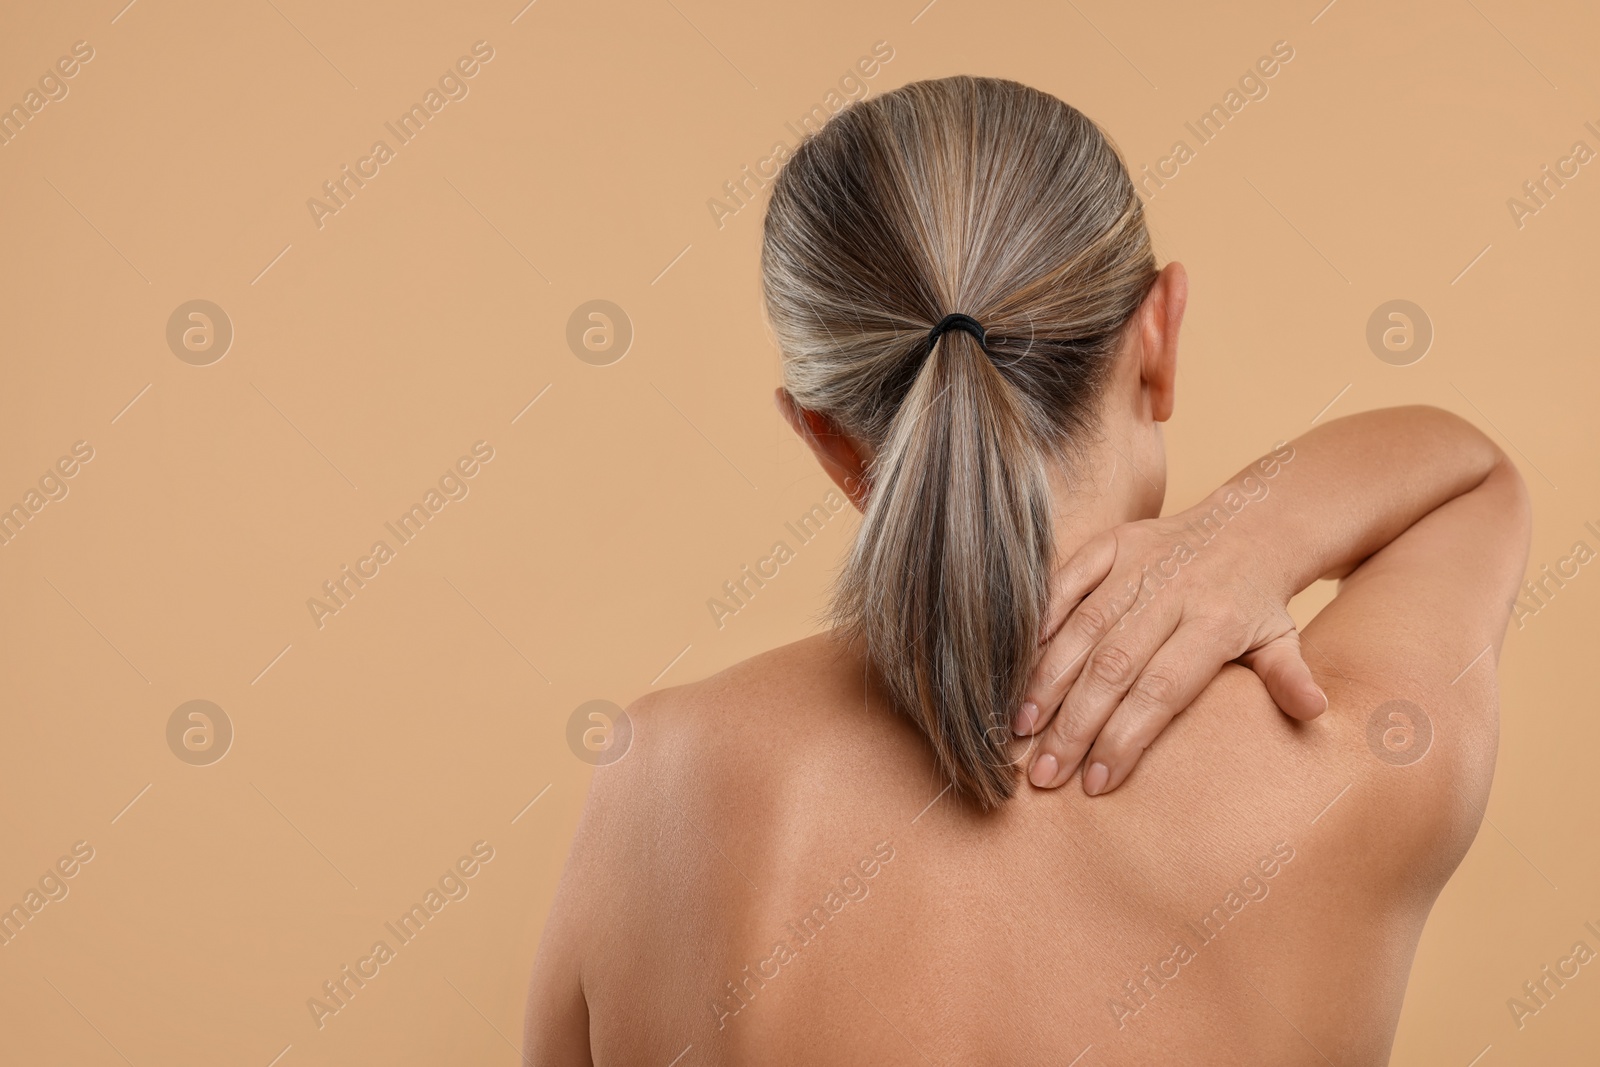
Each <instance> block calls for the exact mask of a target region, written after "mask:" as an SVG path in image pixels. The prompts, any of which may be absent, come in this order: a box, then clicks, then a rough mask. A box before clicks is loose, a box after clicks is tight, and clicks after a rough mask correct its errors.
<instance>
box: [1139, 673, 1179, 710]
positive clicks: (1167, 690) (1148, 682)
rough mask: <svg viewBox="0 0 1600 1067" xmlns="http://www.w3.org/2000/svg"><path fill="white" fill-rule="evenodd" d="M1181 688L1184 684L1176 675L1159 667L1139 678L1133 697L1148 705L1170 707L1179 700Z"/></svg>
mask: <svg viewBox="0 0 1600 1067" xmlns="http://www.w3.org/2000/svg"><path fill="white" fill-rule="evenodd" d="M1181 687H1182V682H1181V681H1180V679H1179V678H1178V676H1177V675H1176V674H1174V673H1172V671H1170V670H1167V669H1164V668H1160V667H1157V668H1154V669H1151V670H1147V671H1145V672H1144V673H1143V674H1141V675H1140V676H1139V680H1138V681H1137V682H1135V683H1134V686H1133V691H1132V694H1131V695H1132V696H1133V697H1135V698H1137V699H1138V700H1139V701H1140V702H1141V703H1143V704H1146V705H1150V706H1155V707H1168V706H1170V705H1171V704H1172V703H1173V702H1174V701H1176V700H1177V698H1178V691H1179V689H1180V688H1181Z"/></svg>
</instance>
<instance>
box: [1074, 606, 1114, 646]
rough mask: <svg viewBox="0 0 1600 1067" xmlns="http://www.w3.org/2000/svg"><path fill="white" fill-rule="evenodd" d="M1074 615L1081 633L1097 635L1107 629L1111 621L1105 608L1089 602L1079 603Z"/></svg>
mask: <svg viewBox="0 0 1600 1067" xmlns="http://www.w3.org/2000/svg"><path fill="white" fill-rule="evenodd" d="M1074 617H1075V619H1076V625H1077V627H1078V630H1079V632H1080V633H1083V634H1085V635H1090V636H1096V637H1097V636H1099V635H1100V634H1101V633H1103V632H1104V631H1105V628H1106V623H1107V622H1108V621H1109V618H1108V617H1107V615H1106V612H1105V609H1104V608H1102V607H1101V606H1100V605H1099V604H1093V603H1088V602H1085V603H1083V604H1079V605H1078V610H1077V611H1076V612H1075V613H1074Z"/></svg>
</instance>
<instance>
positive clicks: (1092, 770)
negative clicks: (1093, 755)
mask: <svg viewBox="0 0 1600 1067" xmlns="http://www.w3.org/2000/svg"><path fill="white" fill-rule="evenodd" d="M1110 777H1111V772H1110V771H1109V770H1108V769H1107V768H1106V765H1105V764H1104V763H1091V764H1089V769H1088V770H1087V771H1084V772H1083V791H1084V792H1085V793H1088V794H1089V795H1090V796H1092V797H1097V796H1099V795H1100V791H1101V790H1102V789H1104V788H1105V787H1106V779H1108V778H1110Z"/></svg>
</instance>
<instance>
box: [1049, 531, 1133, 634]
mask: <svg viewBox="0 0 1600 1067" xmlns="http://www.w3.org/2000/svg"><path fill="white" fill-rule="evenodd" d="M1116 559H1117V538H1116V534H1114V533H1113V532H1112V531H1110V530H1106V531H1105V532H1103V533H1099V534H1096V535H1095V536H1093V537H1091V538H1089V540H1087V541H1085V542H1084V543H1083V544H1082V545H1080V546H1078V550H1077V551H1076V552H1074V553H1073V554H1072V555H1071V556H1069V557H1068V558H1067V561H1066V562H1065V563H1063V564H1062V565H1061V566H1060V567H1058V568H1056V572H1055V573H1054V574H1052V575H1051V576H1050V599H1049V602H1048V604H1047V606H1046V608H1045V617H1044V625H1043V627H1042V628H1041V630H1040V633H1039V641H1040V643H1041V644H1042V643H1043V642H1045V641H1048V640H1049V639H1050V638H1051V637H1053V636H1054V635H1055V632H1056V631H1057V630H1059V629H1060V628H1061V624H1062V623H1063V622H1065V621H1066V618H1067V615H1068V614H1069V613H1070V612H1071V611H1072V609H1073V608H1075V607H1077V605H1078V601H1080V600H1082V599H1083V598H1084V597H1086V596H1088V595H1089V594H1090V593H1092V592H1094V588H1095V586H1097V585H1099V584H1100V583H1101V582H1103V581H1105V578H1106V575H1108V574H1110V573H1111V565H1112V564H1113V563H1115V562H1116Z"/></svg>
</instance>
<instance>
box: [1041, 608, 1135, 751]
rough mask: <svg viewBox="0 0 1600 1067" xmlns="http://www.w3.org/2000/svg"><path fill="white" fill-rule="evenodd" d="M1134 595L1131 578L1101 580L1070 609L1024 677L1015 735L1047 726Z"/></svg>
mask: <svg viewBox="0 0 1600 1067" xmlns="http://www.w3.org/2000/svg"><path fill="white" fill-rule="evenodd" d="M1137 595H1138V588H1137V586H1135V585H1134V583H1133V582H1132V581H1131V580H1130V581H1128V582H1125V583H1122V586H1121V588H1118V587H1117V586H1115V585H1111V584H1105V583H1102V584H1101V585H1099V586H1096V587H1095V589H1094V591H1093V592H1091V593H1090V594H1089V595H1088V596H1087V597H1085V598H1084V599H1083V601H1082V602H1081V603H1079V604H1078V606H1077V607H1075V608H1074V609H1073V610H1072V612H1071V614H1069V615H1068V616H1067V618H1066V621H1065V622H1064V623H1062V625H1061V628H1060V629H1059V630H1057V631H1056V633H1055V635H1054V636H1053V637H1051V638H1050V640H1049V641H1048V642H1047V643H1046V645H1045V649H1044V654H1043V655H1042V656H1040V658H1039V662H1038V663H1037V664H1036V665H1035V666H1034V669H1033V674H1032V675H1031V676H1029V678H1028V684H1027V687H1026V688H1025V689H1024V690H1023V692H1024V694H1025V695H1024V696H1023V698H1022V706H1021V707H1020V708H1018V709H1017V715H1016V723H1015V726H1014V729H1015V731H1016V733H1017V735H1018V736H1021V737H1027V736H1028V735H1030V734H1036V733H1038V732H1039V731H1041V730H1043V729H1045V728H1046V727H1047V726H1049V725H1050V721H1051V719H1053V718H1054V717H1055V714H1056V710H1057V709H1058V708H1060V707H1061V700H1062V698H1063V697H1064V696H1066V694H1067V690H1068V689H1070V688H1071V687H1072V683H1073V682H1074V681H1076V680H1077V678H1078V675H1079V673H1080V672H1081V671H1082V670H1083V666H1084V664H1085V663H1086V662H1087V661H1088V657H1089V653H1090V652H1091V650H1092V649H1094V648H1095V646H1096V645H1098V644H1099V643H1100V642H1101V641H1102V640H1103V639H1104V638H1105V636H1106V635H1107V634H1108V633H1110V632H1111V630H1112V629H1113V628H1114V627H1115V626H1116V625H1117V623H1118V621H1119V620H1121V618H1122V616H1123V613H1124V612H1126V611H1127V610H1128V608H1129V607H1130V606H1131V605H1132V604H1133V603H1134V602H1135V601H1136V599H1137Z"/></svg>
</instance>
